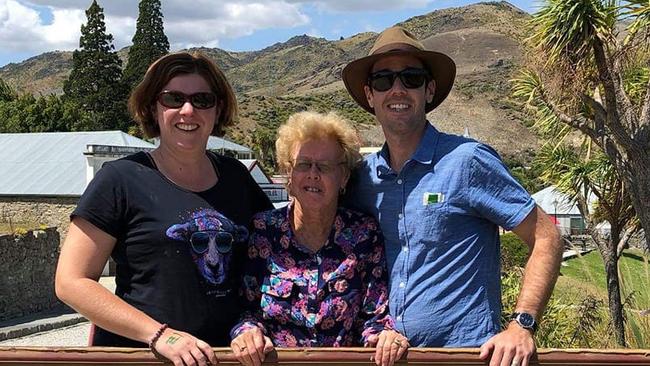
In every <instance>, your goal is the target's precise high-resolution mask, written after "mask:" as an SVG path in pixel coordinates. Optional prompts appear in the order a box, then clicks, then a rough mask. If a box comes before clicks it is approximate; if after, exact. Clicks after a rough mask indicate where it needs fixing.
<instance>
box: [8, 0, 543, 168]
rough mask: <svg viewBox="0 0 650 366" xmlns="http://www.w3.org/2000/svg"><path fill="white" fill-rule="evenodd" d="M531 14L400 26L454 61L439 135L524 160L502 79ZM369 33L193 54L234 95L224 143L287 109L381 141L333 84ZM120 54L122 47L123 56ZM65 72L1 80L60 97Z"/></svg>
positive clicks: (447, 16) (25, 68)
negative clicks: (213, 68)
mask: <svg viewBox="0 0 650 366" xmlns="http://www.w3.org/2000/svg"><path fill="white" fill-rule="evenodd" d="M529 18H530V16H529V15H528V14H527V13H525V12H523V11H521V10H520V9H518V8H516V7H515V6H513V5H511V4H509V3H507V2H505V1H501V2H486V3H477V4H473V5H469V6H464V7H458V8H449V9H443V10H438V11H434V12H431V13H428V14H424V15H421V16H417V17H413V18H410V19H407V20H405V21H403V22H401V23H398V24H399V25H401V26H403V27H405V28H407V29H408V30H410V31H412V32H413V33H415V34H416V35H417V36H418V37H419V38H420V39H421V40H422V41H423V43H424V44H425V46H426V47H427V48H429V49H433V50H437V51H441V52H444V53H446V54H448V55H449V56H451V57H452V58H453V59H454V60H455V62H456V64H457V68H458V74H457V79H456V82H455V85H454V89H453V90H452V92H451V93H450V95H449V97H448V99H447V100H446V101H445V102H444V103H443V104H442V105H441V106H440V107H438V108H437V109H436V110H434V111H433V112H431V113H430V114H429V116H428V117H429V119H430V120H431V121H432V122H433V123H434V125H435V126H436V127H437V128H438V129H440V130H442V131H445V132H451V133H458V134H462V133H463V132H464V131H466V130H467V131H469V134H470V136H471V137H473V138H475V139H478V140H480V141H484V142H487V143H489V144H490V145H492V146H494V147H495V148H496V149H497V151H499V152H500V153H501V154H502V155H504V156H506V157H515V158H517V159H518V160H520V161H527V160H528V158H529V156H530V155H531V153H532V152H534V151H535V150H536V149H537V147H538V142H537V139H536V137H535V136H534V135H533V134H532V133H531V132H530V131H529V130H528V129H527V128H526V127H525V126H524V121H525V118H524V116H523V115H522V114H521V113H520V112H518V111H517V110H515V109H514V108H513V107H512V105H511V104H510V103H509V102H508V95H509V93H510V90H509V84H508V80H509V79H511V78H512V76H513V73H514V72H515V71H516V70H517V68H518V65H519V64H520V62H521V59H522V50H521V49H520V46H519V44H520V41H521V40H522V39H523V38H524V36H525V32H526V25H525V24H526V21H527V20H528V19H529ZM376 37H377V34H376V33H372V32H368V33H360V34H357V35H354V36H352V37H349V38H346V39H341V40H334V41H330V40H326V39H323V38H315V37H311V36H307V35H302V36H296V37H293V38H291V39H289V40H287V41H286V42H281V43H276V44H274V45H272V46H269V47H267V48H264V49H262V50H259V51H252V52H229V51H225V50H221V49H218V48H199V49H191V50H190V51H195V50H196V51H201V52H203V53H205V54H207V55H208V56H209V57H211V58H212V59H214V60H215V62H216V63H217V64H218V65H219V67H221V68H222V69H223V70H224V72H225V73H226V75H227V76H228V79H229V80H230V82H231V83H232V84H233V87H234V88H235V90H236V92H237V95H238V101H239V105H240V121H239V123H238V125H237V126H236V127H235V128H233V129H231V131H229V133H228V137H230V138H231V139H234V140H236V141H238V142H241V143H244V144H248V145H251V144H252V136H253V133H252V131H254V130H255V129H256V128H262V127H264V128H267V129H269V130H271V131H273V130H274V129H275V128H276V127H277V125H278V124H279V123H281V122H283V121H284V120H286V117H287V116H288V115H289V114H291V113H292V112H294V111H299V110H304V109H315V110H320V111H327V110H330V109H336V110H338V111H339V112H340V113H341V114H342V115H343V116H345V117H346V118H349V119H351V120H353V121H354V122H355V123H356V126H357V128H358V129H359V130H360V131H361V135H362V136H363V138H364V140H365V141H364V142H365V144H367V145H379V144H381V143H382V142H383V138H382V135H381V131H380V130H379V128H378V127H377V125H376V123H375V122H374V118H373V116H372V115H370V114H368V113H366V112H364V111H363V110H361V108H359V107H357V106H356V104H355V103H354V102H353V101H352V99H351V98H350V97H349V96H348V95H347V93H346V92H345V88H344V86H343V83H342V81H341V79H340V74H341V70H342V69H343V67H344V66H345V65H346V64H347V63H348V62H350V61H351V60H354V59H356V58H359V57H362V56H365V55H366V54H367V53H368V50H369V49H370V47H371V46H372V43H373V42H374V40H375V38H376ZM126 53H127V52H126V51H125V49H124V50H120V55H121V57H123V58H125V57H126ZM70 66H71V52H50V53H46V54H42V55H39V56H36V57H33V58H30V59H28V60H26V61H23V62H21V63H17V64H9V65H7V66H5V67H2V68H0V78H2V79H4V80H5V81H7V82H8V83H9V84H10V85H13V86H14V87H16V88H17V89H18V90H20V91H23V92H31V93H36V94H39V93H40V94H49V93H60V92H61V88H62V82H63V80H64V79H65V78H66V77H67V74H68V73H69V70H70ZM514 137H516V138H514Z"/></svg>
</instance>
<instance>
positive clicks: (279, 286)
mask: <svg viewBox="0 0 650 366" xmlns="http://www.w3.org/2000/svg"><path fill="white" fill-rule="evenodd" d="M293 287H294V283H293V282H292V281H291V280H289V279H286V278H282V277H280V276H278V275H277V274H270V275H269V276H268V277H266V278H265V279H264V282H263V283H262V286H261V287H260V291H261V292H262V298H261V300H260V308H261V310H262V317H263V319H267V320H274V321H277V322H280V323H282V324H284V323H287V322H289V321H290V320H291V309H292V306H291V300H292V297H291V294H292V291H293Z"/></svg>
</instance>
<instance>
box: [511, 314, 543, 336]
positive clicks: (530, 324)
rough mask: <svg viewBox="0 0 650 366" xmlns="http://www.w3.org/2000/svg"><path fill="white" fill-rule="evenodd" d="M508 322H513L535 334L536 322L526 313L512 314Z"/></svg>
mask: <svg viewBox="0 0 650 366" xmlns="http://www.w3.org/2000/svg"><path fill="white" fill-rule="evenodd" d="M510 320H514V321H516V322H517V324H519V326H521V327H522V328H524V329H528V330H530V331H533V332H535V331H536V330H537V321H536V320H535V317H534V316H532V315H531V314H528V313H524V312H521V313H512V316H510Z"/></svg>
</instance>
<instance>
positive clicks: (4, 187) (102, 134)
mask: <svg viewBox="0 0 650 366" xmlns="http://www.w3.org/2000/svg"><path fill="white" fill-rule="evenodd" d="M94 145H103V146H112V147H117V148H126V149H130V150H129V151H137V150H140V149H152V148H154V146H153V145H152V144H150V143H148V142H146V141H144V140H141V139H139V138H137V137H133V136H130V135H128V134H126V133H124V132H121V131H92V132H45V133H1V134H0V221H2V222H5V223H8V222H11V223H13V224H15V225H16V226H18V227H20V225H21V223H26V224H27V223H28V224H39V225H46V226H51V227H58V228H59V232H60V233H61V234H62V237H63V236H65V231H66V230H67V226H68V222H69V215H70V213H71V212H72V210H73V209H74V208H75V206H76V205H77V201H78V200H79V197H80V196H81V194H82V193H83V191H84V189H85V188H86V185H87V184H88V182H89V181H90V179H91V178H92V170H93V169H98V168H99V167H100V166H101V162H99V161H94V160H93V159H92V158H89V156H88V155H85V154H87V153H88V146H94ZM113 159H114V158H113Z"/></svg>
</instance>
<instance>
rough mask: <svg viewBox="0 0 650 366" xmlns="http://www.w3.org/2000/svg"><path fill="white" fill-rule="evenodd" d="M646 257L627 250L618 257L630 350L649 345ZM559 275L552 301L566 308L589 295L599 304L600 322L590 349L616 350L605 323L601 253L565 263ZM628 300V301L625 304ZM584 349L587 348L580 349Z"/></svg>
mask: <svg viewBox="0 0 650 366" xmlns="http://www.w3.org/2000/svg"><path fill="white" fill-rule="evenodd" d="M648 262H649V256H648V255H644V253H643V252H642V251H640V250H635V249H630V250H626V251H625V252H624V253H623V255H622V256H621V258H620V260H619V262H618V265H619V267H618V268H619V280H620V285H621V297H622V299H623V301H627V303H626V304H625V309H626V312H625V313H626V314H625V316H626V319H627V321H626V324H625V328H626V331H625V333H626V340H627V342H628V344H629V346H631V347H633V348H648V347H649V345H650V314H648V311H650V264H649V263H648ZM560 272H561V275H560V278H559V279H558V282H557V285H556V286H555V290H554V292H553V297H554V298H556V299H557V300H559V302H560V303H562V304H564V305H568V306H576V308H577V306H578V305H579V304H580V303H581V302H582V301H583V300H584V299H585V298H586V297H587V296H588V295H591V296H593V297H594V298H596V299H597V300H600V304H599V309H600V311H599V312H598V313H599V317H600V319H601V320H602V321H601V322H599V324H598V325H597V326H596V328H595V329H594V331H593V333H592V335H591V336H590V339H591V341H590V343H589V345H588V346H589V347H596V348H616V347H618V345H617V344H616V342H615V339H614V335H613V331H612V329H611V326H610V325H609V323H608V321H607V319H609V312H608V309H607V306H608V305H607V304H608V299H607V288H606V280H605V266H604V264H603V260H602V258H601V257H600V253H599V252H598V251H597V250H595V251H592V252H590V253H588V254H585V255H584V256H582V257H576V258H572V259H569V260H566V261H564V263H563V264H562V267H561V269H560ZM626 299H627V300H626ZM582 346H587V345H582Z"/></svg>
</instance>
